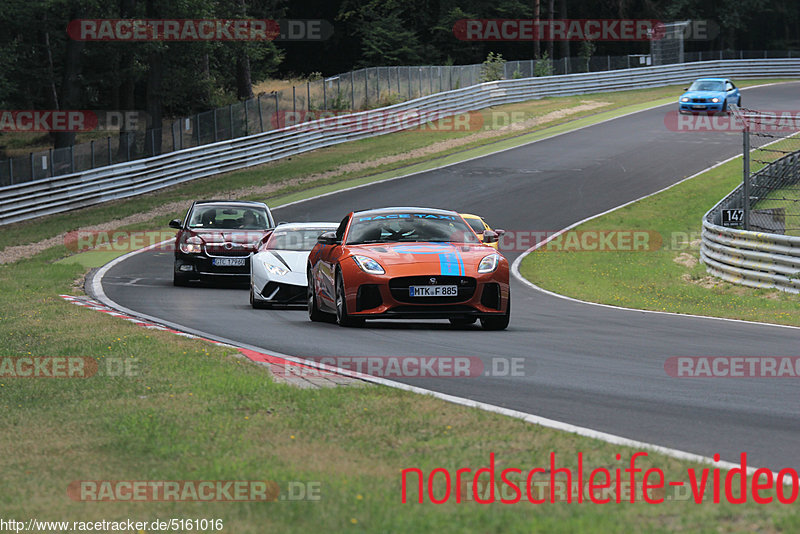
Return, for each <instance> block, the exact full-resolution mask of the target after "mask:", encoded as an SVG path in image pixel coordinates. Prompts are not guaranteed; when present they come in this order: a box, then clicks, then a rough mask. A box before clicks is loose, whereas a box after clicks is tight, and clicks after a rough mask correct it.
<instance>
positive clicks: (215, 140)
mask: <svg viewBox="0 0 800 534" xmlns="http://www.w3.org/2000/svg"><path fill="white" fill-rule="evenodd" d="M214 142H215V143H216V142H217V108H214Z"/></svg>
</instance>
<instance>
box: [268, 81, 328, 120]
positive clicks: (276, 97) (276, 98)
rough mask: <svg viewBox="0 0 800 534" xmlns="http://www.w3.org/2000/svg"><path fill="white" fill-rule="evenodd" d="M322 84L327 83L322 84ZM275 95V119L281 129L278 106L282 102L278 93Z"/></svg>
mask: <svg viewBox="0 0 800 534" xmlns="http://www.w3.org/2000/svg"><path fill="white" fill-rule="evenodd" d="M322 83H325V82H322ZM273 94H274V95H275V117H277V118H276V119H275V122H276V123H277V125H278V128H280V127H281V119H280V111H279V110H278V106H280V102H279V101H278V91H275V92H274V93H273Z"/></svg>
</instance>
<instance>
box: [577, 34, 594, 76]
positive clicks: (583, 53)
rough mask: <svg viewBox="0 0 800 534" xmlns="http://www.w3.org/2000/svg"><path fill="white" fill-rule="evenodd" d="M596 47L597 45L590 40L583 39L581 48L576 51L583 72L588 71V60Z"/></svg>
mask: <svg viewBox="0 0 800 534" xmlns="http://www.w3.org/2000/svg"><path fill="white" fill-rule="evenodd" d="M596 49H597V46H596V45H595V44H594V42H592V41H583V42H581V48H580V50H579V51H578V55H579V56H580V58H581V67H582V68H583V71H584V72H589V60H590V59H591V58H592V54H594V51H595V50H596Z"/></svg>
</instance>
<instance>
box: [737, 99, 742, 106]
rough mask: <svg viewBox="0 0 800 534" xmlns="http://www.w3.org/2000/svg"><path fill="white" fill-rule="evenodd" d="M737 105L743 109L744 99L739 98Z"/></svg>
mask: <svg viewBox="0 0 800 534" xmlns="http://www.w3.org/2000/svg"><path fill="white" fill-rule="evenodd" d="M736 105H737V106H739V107H742V97H741V96H740V97H739V100H737V101H736Z"/></svg>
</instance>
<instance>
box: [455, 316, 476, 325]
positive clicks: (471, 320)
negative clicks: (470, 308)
mask: <svg viewBox="0 0 800 534" xmlns="http://www.w3.org/2000/svg"><path fill="white" fill-rule="evenodd" d="M477 320H478V318H477V317H450V324H451V325H453V326H469V325H471V324H475V321H477Z"/></svg>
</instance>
